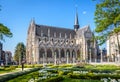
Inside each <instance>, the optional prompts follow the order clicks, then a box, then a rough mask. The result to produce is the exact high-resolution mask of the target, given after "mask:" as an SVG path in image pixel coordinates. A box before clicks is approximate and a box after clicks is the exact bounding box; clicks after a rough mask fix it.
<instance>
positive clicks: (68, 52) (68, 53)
mask: <svg viewBox="0 0 120 82" xmlns="http://www.w3.org/2000/svg"><path fill="white" fill-rule="evenodd" d="M66 57H67V64H68V63H70V50H69V49H67V50H66Z"/></svg>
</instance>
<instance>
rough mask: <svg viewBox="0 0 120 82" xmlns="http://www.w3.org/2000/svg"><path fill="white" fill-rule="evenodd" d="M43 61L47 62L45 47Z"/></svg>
mask: <svg viewBox="0 0 120 82" xmlns="http://www.w3.org/2000/svg"><path fill="white" fill-rule="evenodd" d="M44 61H45V64H47V50H46V49H45V54H44Z"/></svg>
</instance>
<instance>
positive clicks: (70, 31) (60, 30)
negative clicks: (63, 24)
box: [36, 24, 75, 38]
mask: <svg viewBox="0 0 120 82" xmlns="http://www.w3.org/2000/svg"><path fill="white" fill-rule="evenodd" d="M48 29H49V30H50V37H54V33H56V37H58V38H59V37H60V33H61V38H65V34H66V35H67V38H70V34H71V38H74V37H75V31H74V29H68V28H60V27H53V26H46V25H37V24H36V35H37V36H41V32H42V33H43V35H45V36H48Z"/></svg>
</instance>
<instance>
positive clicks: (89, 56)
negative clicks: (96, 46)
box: [89, 49, 91, 63]
mask: <svg viewBox="0 0 120 82" xmlns="http://www.w3.org/2000/svg"><path fill="white" fill-rule="evenodd" d="M89 55H90V56H89V57H90V60H89V63H91V49H89Z"/></svg>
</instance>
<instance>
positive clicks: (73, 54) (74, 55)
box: [72, 52, 75, 65]
mask: <svg viewBox="0 0 120 82" xmlns="http://www.w3.org/2000/svg"><path fill="white" fill-rule="evenodd" d="M72 60H73V65H74V64H75V52H73V58H72Z"/></svg>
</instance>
